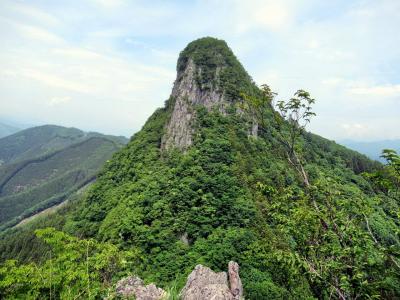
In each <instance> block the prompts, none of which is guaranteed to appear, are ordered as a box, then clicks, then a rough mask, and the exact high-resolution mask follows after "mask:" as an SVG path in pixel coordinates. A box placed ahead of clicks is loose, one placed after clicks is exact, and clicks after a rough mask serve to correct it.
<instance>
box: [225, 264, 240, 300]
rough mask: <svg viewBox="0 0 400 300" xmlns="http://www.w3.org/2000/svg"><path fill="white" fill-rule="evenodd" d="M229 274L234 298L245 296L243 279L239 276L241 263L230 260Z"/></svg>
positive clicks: (237, 299)
mask: <svg viewBox="0 0 400 300" xmlns="http://www.w3.org/2000/svg"><path fill="white" fill-rule="evenodd" d="M228 275H229V285H230V288H231V293H232V295H233V299H235V300H239V299H240V298H241V297H242V296H243V286H242V281H241V280H240V277H239V265H238V264H237V263H236V262H234V261H230V262H229V264H228Z"/></svg>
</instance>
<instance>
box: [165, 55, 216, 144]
mask: <svg viewBox="0 0 400 300" xmlns="http://www.w3.org/2000/svg"><path fill="white" fill-rule="evenodd" d="M218 70H220V69H216V70H215V72H216V77H217V78H218V72H219V71H218ZM199 73H201V68H199V67H198V66H196V65H195V63H194V62H193V60H192V59H189V60H188V62H187V64H186V68H185V69H184V70H183V71H182V72H178V74H177V78H176V80H175V83H174V87H173V89H172V94H171V98H173V99H174V101H175V105H174V108H173V111H172V115H171V119H170V121H169V123H168V124H167V127H166V133H165V136H164V137H163V140H162V147H163V148H165V149H170V148H173V147H177V148H179V149H186V148H187V147H189V146H190V145H191V144H192V135H193V120H194V114H195V112H194V107H195V106H196V105H202V106H205V107H206V108H207V109H211V108H213V107H219V108H220V109H222V107H223V106H224V97H223V94H222V93H221V92H220V91H218V90H216V89H213V88H203V87H201V86H200V85H199V83H198V82H197V80H196V77H197V76H198V75H199Z"/></svg>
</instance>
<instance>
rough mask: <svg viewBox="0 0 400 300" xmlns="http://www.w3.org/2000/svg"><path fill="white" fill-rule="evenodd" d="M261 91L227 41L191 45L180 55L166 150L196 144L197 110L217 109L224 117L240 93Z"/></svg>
mask: <svg viewBox="0 0 400 300" xmlns="http://www.w3.org/2000/svg"><path fill="white" fill-rule="evenodd" d="M257 91H258V89H257V87H256V85H255V84H254V83H253V81H252V79H251V77H250V76H249V75H248V74H247V72H246V70H245V69H244V68H243V66H242V64H241V63H240V62H239V61H238V59H237V58H236V56H235V55H234V54H233V52H232V50H231V49H230V48H229V47H228V45H227V43H226V42H225V41H223V40H219V39H216V38H212V37H205V38H200V39H197V40H195V41H193V42H191V43H189V44H188V45H187V46H186V47H185V49H184V50H183V51H182V52H181V53H180V55H179V59H178V63H177V77H176V80H175V83H174V87H173V89H172V94H171V99H172V100H173V103H174V108H173V111H172V115H171V118H170V120H169V123H168V124H167V126H166V134H165V135H164V137H163V140H162V148H165V149H169V148H174V147H176V148H179V149H185V148H187V147H189V146H190V145H191V144H192V135H193V126H192V124H193V121H194V119H195V106H199V105H200V106H204V107H206V108H207V109H208V110H211V109H213V108H217V109H218V110H219V111H221V112H222V113H224V112H225V111H226V108H227V107H228V106H230V105H232V104H233V103H235V101H236V100H237V99H238V98H239V94H240V92H246V93H255V92H257Z"/></svg>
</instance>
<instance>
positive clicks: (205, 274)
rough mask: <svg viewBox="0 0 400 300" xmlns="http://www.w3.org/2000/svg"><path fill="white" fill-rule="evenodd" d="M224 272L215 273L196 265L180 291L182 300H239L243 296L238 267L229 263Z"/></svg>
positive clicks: (233, 263)
mask: <svg viewBox="0 0 400 300" xmlns="http://www.w3.org/2000/svg"><path fill="white" fill-rule="evenodd" d="M228 274H229V284H228V275H227V273H226V272H220V273H215V272H213V271H212V270H211V269H210V268H207V267H204V266H202V265H197V266H196V267H195V269H194V270H193V271H192V273H190V275H189V277H188V280H187V282H186V285H185V287H184V288H183V289H182V291H181V298H182V300H204V299H213V300H239V299H241V297H242V296H243V288H242V282H241V280H240V277H239V265H238V264H237V263H235V262H233V261H231V262H229V265H228Z"/></svg>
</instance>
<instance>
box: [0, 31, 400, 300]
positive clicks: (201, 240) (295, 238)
mask: <svg viewBox="0 0 400 300" xmlns="http://www.w3.org/2000/svg"><path fill="white" fill-rule="evenodd" d="M269 92H271V91H269ZM269 92H268V89H260V88H258V87H257V86H256V85H255V83H254V82H253V81H252V79H251V77H250V76H249V74H248V73H247V72H246V70H245V69H244V68H243V66H242V65H241V63H240V62H239V61H238V60H237V58H236V56H235V55H234V54H233V52H232V50H231V49H230V48H229V47H228V45H227V44H226V43H225V42H224V41H222V40H218V39H215V38H210V37H207V38H202V39H199V40H195V41H193V42H191V43H190V44H188V45H187V47H186V48H185V49H184V50H183V51H182V52H181V53H180V55H179V59H178V62H177V77H176V80H175V82H174V86H173V89H172V93H171V96H170V98H169V99H168V100H167V101H166V103H165V106H164V107H162V108H159V109H157V110H156V111H155V112H154V114H153V115H152V116H151V117H150V118H149V119H148V121H147V122H146V124H145V125H144V126H143V128H142V130H141V131H139V132H137V133H136V134H135V135H134V136H133V137H132V139H131V140H130V141H129V143H128V144H127V145H126V146H125V147H123V148H122V149H120V150H119V151H117V153H116V154H115V155H114V156H113V157H112V158H111V159H110V160H109V161H108V162H107V163H105V164H104V166H103V168H102V171H101V173H100V175H99V176H98V178H97V180H96V182H95V183H94V184H93V186H92V187H91V188H89V189H88V192H87V194H86V196H85V197H83V198H81V199H78V200H77V201H74V202H71V205H69V206H68V207H66V208H64V210H63V211H62V213H55V214H53V215H51V216H49V217H48V218H46V219H41V220H39V221H37V222H33V223H31V224H30V226H28V227H24V228H19V229H14V230H12V231H10V232H9V233H8V234H7V235H4V236H3V237H2V240H1V243H0V253H2V259H7V258H15V257H19V258H21V259H22V260H23V262H24V263H28V262H32V261H35V262H36V265H32V264H31V265H28V264H25V265H22V266H16V265H15V263H14V264H13V262H8V265H7V267H6V268H5V269H4V270H6V271H7V274H12V276H14V277H16V278H18V279H19V280H18V286H14V285H12V283H10V282H12V280H8V281H5V282H6V284H8V285H7V287H8V290H7V291H6V293H5V295H6V296H7V297H8V296H10V295H11V296H10V298H11V297H13V296H14V297H15V296H16V295H17V296H19V295H25V294H27V293H32V294H33V293H36V294H37V295H39V296H44V295H47V292H48V291H49V284H48V283H47V279H48V277H46V280H43V276H47V275H46V274H48V273H49V272H48V269H49V268H50V267H52V266H53V265H54V264H55V263H56V264H57V266H58V268H57V269H52V271H51V272H50V273H51V276H53V277H51V278H54V277H55V278H57V281H56V280H54V282H55V283H53V284H51V285H50V289H51V291H52V293H53V295H54V294H56V295H57V296H60V295H67V294H68V293H69V292H71V291H73V293H75V294H76V295H79V296H80V297H99V298H101V297H105V296H106V295H108V292H109V290H110V286H112V284H113V282H115V279H119V278H120V277H121V276H122V275H121V274H126V273H134V274H135V275H138V276H140V277H141V278H143V279H144V280H145V281H146V282H155V283H156V284H157V285H158V286H161V287H164V288H169V287H174V289H177V290H179V289H180V288H181V287H182V285H183V282H184V281H185V279H186V277H187V275H188V274H189V273H190V271H191V270H192V269H193V268H194V266H196V265H197V264H199V263H201V264H204V265H207V266H209V267H211V268H212V269H214V270H216V271H221V270H225V269H226V264H227V262H229V261H231V260H233V261H236V262H238V263H239V265H240V274H241V278H242V281H243V286H244V291H245V298H246V299H256V300H257V299H331V298H332V297H333V298H336V299H355V298H360V299H361V298H365V299H368V298H374V297H376V298H379V297H381V298H387V299H396V298H399V297H400V292H399V290H398V286H399V284H400V277H399V273H398V269H397V268H398V266H399V256H400V255H399V253H400V240H399V236H398V231H399V225H400V224H399V223H400V222H399V218H398V215H397V212H398V211H399V207H400V206H399V204H400V200H399V198H398V194H396V191H395V190H394V189H392V188H391V187H390V186H389V185H387V186H386V187H385V188H382V187H381V186H379V185H377V184H376V182H374V181H373V178H374V176H378V175H376V174H378V173H376V172H380V171H382V172H384V171H385V170H386V169H382V165H381V164H379V163H377V162H375V161H372V160H370V159H368V158H367V157H366V156H364V155H361V154H359V153H357V152H355V151H352V150H349V149H347V148H345V147H343V146H341V145H338V144H336V143H334V142H331V141H329V140H327V139H325V138H323V137H320V136H317V135H314V134H312V133H309V132H307V131H305V130H302V129H299V126H298V124H296V123H293V122H292V119H291V118H285V115H284V114H279V113H278V111H276V110H275V109H274V107H272V105H271V103H272V98H271V97H272V95H273V94H272V93H269ZM294 97H297V98H296V99H297V100H298V101H300V103H301V101H304V99H306V98H307V97H308V94H307V93H305V92H304V91H302V92H301V91H300V92H299V93H297V94H296V95H295V96H294ZM249 99H250V100H249ZM308 99H309V98H308ZM263 104H264V106H263ZM251 105H253V106H251ZM249 107H250V108H251V107H252V108H253V110H251V109H249ZM293 132H295V133H297V134H296V135H295V136H294V138H293ZM288 139H290V140H293V144H289V147H288V143H289V142H287V141H288ZM63 141H64V139H63ZM58 143H59V139H58V137H57V139H56V143H55V144H57V145H58ZM52 145H53V144H52ZM67 149H68V147H67ZM40 151H41V150H40ZM7 153H8V152H7ZM22 153H25V152H24V151H22ZM67 154H68V153H67ZM7 155H8V156H5V157H10V155H9V154H7ZM67 156H68V155H67ZM68 159H69V158H68ZM68 161H69V160H68ZM54 163H55V162H54ZM58 168H59V167H58V165H57V167H51V168H48V169H51V170H54V169H56V170H58ZM386 171H387V170H386ZM29 172H31V169H28V170H27V174H30V173H29ZM32 172H33V170H32ZM366 173H368V174H372V175H371V176H366V175H363V174H366ZM388 173H390V172H388ZM47 174H48V173H47ZM40 178H41V177H40V176H39V179H40ZM43 178H44V177H43ZM389 178H390V179H391V178H392V177H389ZM388 182H389V180H388V181H387V182H386V183H388ZM19 185H20V183H19V179H16V180H15V184H13V185H11V186H10V187H9V188H8V190H13V189H14V190H15V189H16V188H18V186H19ZM6 190H7V189H6ZM47 226H51V227H55V228H57V229H58V230H61V231H63V232H57V231H54V229H47V230H44V231H39V232H38V236H39V237H41V238H42V239H43V240H44V241H45V242H46V243H47V244H45V243H44V242H43V240H39V239H38V238H36V237H35V235H34V233H33V232H34V230H35V229H38V228H43V227H47ZM72 236H75V237H80V238H88V239H89V238H90V239H92V240H78V239H75V238H73V237H72ZM26 240H29V241H30V242H29V244H28V245H27V243H26ZM49 245H50V246H51V247H52V248H51V249H53V252H51V253H52V255H53V256H52V260H48V259H47V257H45V254H44V253H48V250H49ZM89 245H90V246H89ZM68 251H70V252H68ZM89 251H90V252H89ZM69 255H72V257H73V258H74V260H72V261H71V260H67V261H66V259H65V258H66V257H70V256H69ZM89 257H90V259H89ZM24 268H25V269H24ZM26 269H29V270H31V272H32V274H34V275H32V276H31V277H30V278H29V281H28V280H27V279H26V278H24V277H23V276H19V274H21V273H23V270H26ZM36 270H39V271H36ZM42 274H44V275H42ZM76 274H79V276H77V275H76ZM89 274H90V277H89ZM9 276H10V277H9V278H14V277H12V276H11V275H9ZM18 276H19V277H18ZM41 276H42V277H41ZM7 278H8V277H7ZM71 278H72V280H71ZM33 280H35V281H34V282H35V283H36V284H35V285H32V284H31V283H30V282H32V281H33ZM0 295H1V294H0Z"/></svg>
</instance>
